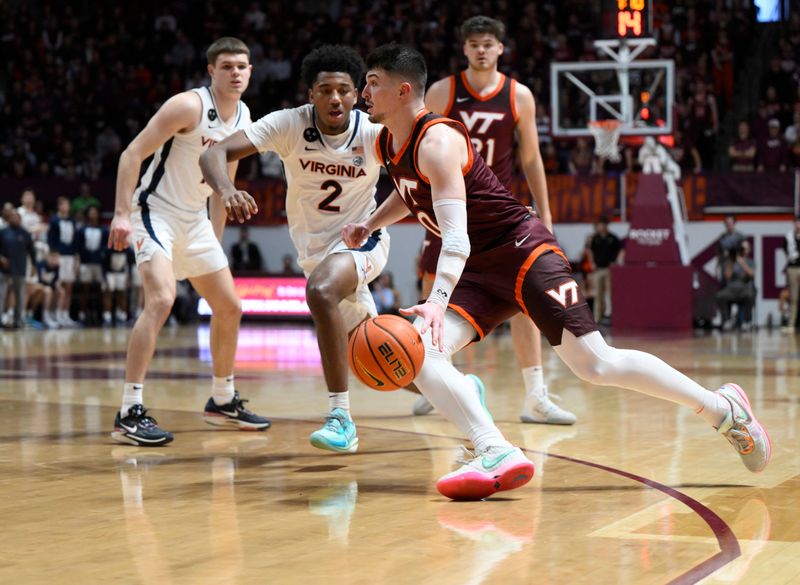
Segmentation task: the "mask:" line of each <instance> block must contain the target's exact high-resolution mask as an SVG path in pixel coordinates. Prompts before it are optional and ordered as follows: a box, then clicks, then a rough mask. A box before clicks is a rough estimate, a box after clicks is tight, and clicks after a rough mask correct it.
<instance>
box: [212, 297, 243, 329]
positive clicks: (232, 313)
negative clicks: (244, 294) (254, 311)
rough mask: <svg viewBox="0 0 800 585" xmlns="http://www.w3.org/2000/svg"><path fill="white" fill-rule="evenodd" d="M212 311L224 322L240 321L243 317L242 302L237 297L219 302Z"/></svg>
mask: <svg viewBox="0 0 800 585" xmlns="http://www.w3.org/2000/svg"><path fill="white" fill-rule="evenodd" d="M211 310H212V311H213V313H214V315H216V316H218V317H221V318H222V319H223V320H224V321H230V322H233V320H234V319H235V320H237V321H238V319H239V318H240V317H241V316H242V300H241V299H240V298H239V297H238V296H236V295H232V296H226V297H223V298H221V299H219V300H217V301H216V302H215V303H214V306H212V307H211Z"/></svg>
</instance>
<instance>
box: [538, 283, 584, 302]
mask: <svg viewBox="0 0 800 585" xmlns="http://www.w3.org/2000/svg"><path fill="white" fill-rule="evenodd" d="M545 292H546V293H547V294H548V295H550V296H551V297H552V298H554V299H555V300H556V301H558V304H559V305H561V306H562V307H564V308H565V309H566V308H567V306H568V305H577V304H578V283H577V282H575V281H574V280H568V281H567V282H564V283H562V284H560V285H558V292H556V289H554V288H551V289H550V290H548V291H545Z"/></svg>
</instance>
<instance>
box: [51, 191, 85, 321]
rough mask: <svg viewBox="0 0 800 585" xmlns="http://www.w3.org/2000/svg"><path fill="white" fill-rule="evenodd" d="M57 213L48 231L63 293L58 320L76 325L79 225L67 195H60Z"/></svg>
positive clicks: (59, 304)
mask: <svg viewBox="0 0 800 585" xmlns="http://www.w3.org/2000/svg"><path fill="white" fill-rule="evenodd" d="M56 205H57V207H56V215H54V216H53V217H52V218H51V219H50V229H49V230H48V231H47V243H48V244H49V246H50V250H51V251H55V252H57V253H58V266H59V269H58V283H59V287H60V288H61V294H60V295H58V309H57V311H56V320H57V321H58V323H59V325H61V326H62V327H74V326H75V325H76V323H75V321H73V320H72V319H71V318H70V308H71V306H72V287H73V285H74V284H75V279H76V277H77V275H78V261H77V256H76V253H75V252H76V248H75V235H76V233H77V226H76V225H75V221H74V220H73V219H72V218H71V217H70V213H69V209H70V201H69V199H68V198H67V197H59V198H58V200H57V203H56Z"/></svg>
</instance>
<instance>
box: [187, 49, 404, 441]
mask: <svg viewBox="0 0 800 585" xmlns="http://www.w3.org/2000/svg"><path fill="white" fill-rule="evenodd" d="M363 72H364V62H363V60H362V59H361V57H360V56H359V55H358V53H356V52H355V51H354V50H353V49H351V48H350V47H345V46H341V45H336V46H331V45H325V46H322V47H319V48H318V49H315V50H314V51H312V52H311V53H309V54H308V55H307V56H306V57H305V59H303V64H302V78H303V81H304V82H305V83H306V85H307V86H308V87H309V92H308V95H309V102H310V103H309V104H306V105H304V106H300V107H298V108H292V109H285V110H280V111H276V112H272V113H271V114H268V115H266V116H264V117H263V118H261V119H260V120H258V121H257V122H255V123H254V124H253V125H252V126H250V127H249V128H247V129H246V130H244V131H240V132H236V133H235V134H233V135H232V136H230V137H229V138H226V139H225V140H224V141H222V142H220V143H219V144H217V145H215V146H214V147H213V148H211V149H209V150H208V151H207V152H205V153H204V154H203V156H202V157H201V158H200V167H201V168H202V171H203V175H204V176H205V178H206V181H208V184H209V185H211V187H212V188H213V189H214V191H216V192H218V193H220V194H222V195H223V198H225V199H226V200H230V201H232V202H233V206H232V208H231V210H230V211H229V213H235V214H240V213H241V210H249V209H254V201H253V198H252V197H251V196H250V195H249V194H248V193H246V192H244V191H237V190H236V187H235V186H234V185H233V182H232V181H231V180H230V177H229V175H228V174H227V173H226V165H227V164H229V163H230V162H231V161H238V160H239V159H241V158H244V157H246V156H249V155H251V154H254V153H256V152H265V151H269V150H271V151H274V152H276V153H277V154H278V155H279V156H280V157H281V160H282V161H283V164H284V169H285V172H286V181H287V184H288V189H287V195H286V197H287V201H286V212H287V219H288V223H289V233H290V235H291V238H292V241H293V242H294V245H295V247H296V248H297V253H298V262H299V264H300V266H301V267H302V268H303V271H304V272H305V274H306V276H307V278H308V284H307V287H306V298H307V301H308V306H309V308H310V309H311V313H312V316H313V318H314V322H315V324H316V328H317V340H318V343H319V348H320V354H321V356H322V368H323V370H324V374H325V383H326V385H327V387H328V397H329V405H330V414H329V415H328V416H327V417H326V420H325V424H324V425H323V427H322V428H321V429H319V430H317V431H315V432H314V433H312V434H311V444H312V445H314V446H315V447H318V448H320V449H327V450H329V451H335V452H354V451H356V450H357V449H358V435H357V433H356V426H355V424H354V423H353V419H352V417H351V416H350V399H349V394H348V368H347V334H348V333H349V332H350V331H352V330H353V329H354V328H355V327H356V325H358V323H360V322H361V321H362V320H364V319H365V318H367V317H369V316H373V315H375V314H376V313H377V311H376V309H375V303H374V301H373V300H372V295H371V294H370V292H369V289H368V288H367V285H368V283H369V282H371V281H372V280H374V279H375V278H376V277H377V276H378V275H379V274H380V273H381V271H382V270H383V268H384V266H385V265H386V260H387V257H388V253H389V234H388V233H387V232H386V231H385V230H377V231H375V232H374V233H373V234H371V236H370V237H369V238H368V239H367V241H366V243H365V244H364V245H363V246H361V247H360V248H347V246H346V245H345V244H344V243H343V242H342V240H341V230H342V228H343V227H344V226H345V225H347V224H349V223H353V222H360V221H364V220H366V218H367V217H369V216H370V214H371V213H372V212H373V211H374V210H375V206H376V204H375V186H376V184H377V182H378V177H379V172H380V161H379V160H378V158H377V154H376V151H375V141H376V138H377V136H378V133H379V132H380V130H381V129H382V128H383V127H382V126H380V125H377V124H373V123H371V122H370V121H369V120H368V119H367V116H366V115H365V114H364V113H363V112H360V111H358V110H355V109H353V107H354V106H355V103H356V101H357V100H358V82H359V81H360V79H361V76H362V74H363ZM356 218H360V219H356Z"/></svg>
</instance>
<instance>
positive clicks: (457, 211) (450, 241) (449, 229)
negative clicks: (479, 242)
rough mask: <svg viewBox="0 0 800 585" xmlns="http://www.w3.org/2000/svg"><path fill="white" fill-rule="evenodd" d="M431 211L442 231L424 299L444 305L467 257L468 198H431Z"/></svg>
mask: <svg viewBox="0 0 800 585" xmlns="http://www.w3.org/2000/svg"><path fill="white" fill-rule="evenodd" d="M433 211H434V213H435V214H436V223H438V224H439V229H441V231H442V251H441V252H440V253H439V262H438V263H437V264H436V277H435V278H434V280H433V288H432V289H431V294H430V296H429V297H428V300H427V302H429V303H439V304H440V305H442V306H443V307H444V308H447V304H448V303H449V302H450V296H451V295H452V294H453V289H454V288H455V287H456V284H458V279H459V278H461V273H462V272H463V271H464V265H465V264H466V263H467V258H469V252H470V245H469V235H468V234H467V202H466V201H464V200H463V199H442V200H441V201H436V202H434V204H433Z"/></svg>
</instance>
